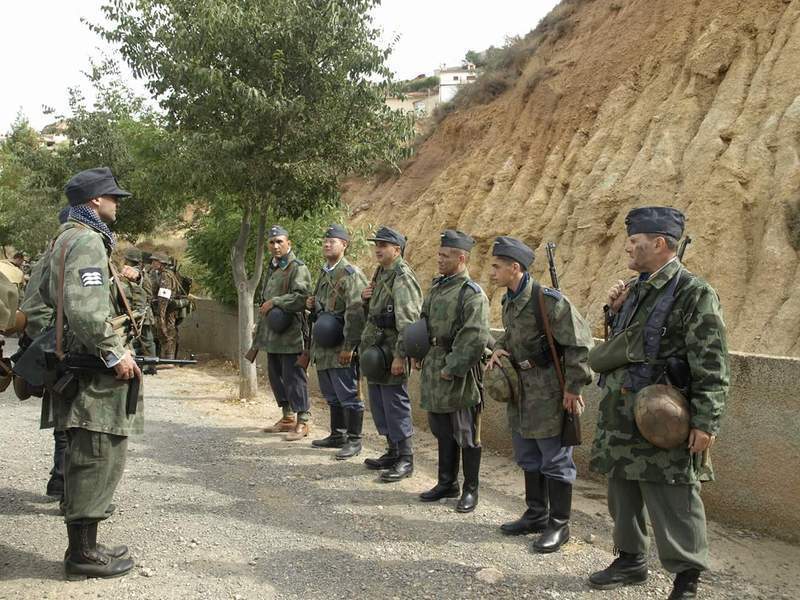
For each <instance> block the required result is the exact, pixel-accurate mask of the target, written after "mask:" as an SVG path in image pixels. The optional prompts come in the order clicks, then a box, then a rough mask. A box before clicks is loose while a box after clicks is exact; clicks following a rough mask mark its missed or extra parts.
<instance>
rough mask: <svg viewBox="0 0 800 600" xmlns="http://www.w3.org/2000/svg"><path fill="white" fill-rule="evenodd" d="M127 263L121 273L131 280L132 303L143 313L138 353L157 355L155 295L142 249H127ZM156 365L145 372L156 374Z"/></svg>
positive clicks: (137, 347)
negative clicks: (146, 269) (151, 302)
mask: <svg viewBox="0 0 800 600" xmlns="http://www.w3.org/2000/svg"><path fill="white" fill-rule="evenodd" d="M124 257H125V265H124V266H123V267H122V271H121V272H120V275H122V276H123V277H124V278H125V279H127V280H128V281H129V282H130V288H131V298H132V300H131V304H132V305H133V309H134V310H135V311H139V312H141V313H142V315H143V316H142V318H141V320H140V324H141V325H140V327H141V334H140V336H139V338H138V339H137V340H134V348H136V350H137V354H140V355H142V356H156V343H155V339H154V338H153V310H152V308H151V306H150V300H151V298H152V297H153V285H152V281H151V279H150V277H149V276H148V275H147V274H146V273H145V272H144V271H143V269H142V251H141V250H139V249H138V248H135V247H132V248H128V249H127V250H125V255H124ZM155 369H156V367H155V365H150V366H148V367H147V368H146V369H145V371H144V373H145V375H148V374H153V375H154V374H155V372H156V371H155Z"/></svg>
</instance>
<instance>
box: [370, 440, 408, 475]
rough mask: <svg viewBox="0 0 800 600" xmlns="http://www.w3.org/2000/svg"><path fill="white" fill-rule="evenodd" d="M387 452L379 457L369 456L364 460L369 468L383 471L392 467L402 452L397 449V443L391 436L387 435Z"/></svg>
mask: <svg viewBox="0 0 800 600" xmlns="http://www.w3.org/2000/svg"><path fill="white" fill-rule="evenodd" d="M386 443H387V446H386V452H384V453H383V454H382V455H381V456H379V457H378V458H368V459H366V460H365V461H364V464H365V465H367V468H368V469H371V470H373V471H382V470H383V469H389V468H391V467H392V466H393V465H394V463H396V462H397V459H398V458H400V453H399V452H398V451H397V444H395V443H394V442H393V441H392V440H390V439H389V437H388V436H387V437H386Z"/></svg>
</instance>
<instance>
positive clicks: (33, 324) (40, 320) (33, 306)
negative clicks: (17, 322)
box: [19, 251, 54, 339]
mask: <svg viewBox="0 0 800 600" xmlns="http://www.w3.org/2000/svg"><path fill="white" fill-rule="evenodd" d="M49 261H50V254H49V251H48V252H47V253H46V254H45V255H44V256H43V257H42V258H41V259H40V260H39V261H38V262H37V263H36V264H34V265H33V268H32V269H31V278H30V280H28V287H27V288H26V289H25V297H24V298H23V299H22V303H21V304H20V306H19V309H20V310H21V311H22V312H24V313H25V318H26V319H27V324H26V325H25V335H27V336H28V337H29V338H31V339H34V338H36V337H38V336H39V335H41V334H42V332H43V331H44V330H45V329H47V328H48V327H49V326H50V324H51V323H52V321H53V312H54V311H53V309H52V308H50V307H49V306H47V304H45V303H44V301H43V300H42V295H41V293H40V292H39V286H40V285H41V283H42V273H43V272H44V270H45V266H46V265H47V263H48V262H49Z"/></svg>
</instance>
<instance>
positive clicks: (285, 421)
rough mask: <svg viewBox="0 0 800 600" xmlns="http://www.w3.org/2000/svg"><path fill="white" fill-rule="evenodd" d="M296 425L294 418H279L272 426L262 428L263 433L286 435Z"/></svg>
mask: <svg viewBox="0 0 800 600" xmlns="http://www.w3.org/2000/svg"><path fill="white" fill-rule="evenodd" d="M296 425H297V423H296V421H295V420H294V417H281V418H280V419H278V420H277V421H275V423H274V424H273V425H269V426H267V427H264V429H263V431H264V433H288V432H290V431H294V428H295V426H296Z"/></svg>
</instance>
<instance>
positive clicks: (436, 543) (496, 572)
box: [0, 368, 800, 600]
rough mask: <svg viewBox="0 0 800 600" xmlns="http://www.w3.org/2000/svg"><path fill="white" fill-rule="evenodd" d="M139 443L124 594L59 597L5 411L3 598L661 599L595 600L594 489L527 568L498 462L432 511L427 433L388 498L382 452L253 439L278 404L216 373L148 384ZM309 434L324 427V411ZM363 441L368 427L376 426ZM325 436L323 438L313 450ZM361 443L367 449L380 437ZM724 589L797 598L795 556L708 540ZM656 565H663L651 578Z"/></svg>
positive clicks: (28, 437) (658, 589) (119, 523)
mask: <svg viewBox="0 0 800 600" xmlns="http://www.w3.org/2000/svg"><path fill="white" fill-rule="evenodd" d="M146 385H147V388H146V389H147V399H148V400H147V408H146V411H147V412H146V416H147V433H146V434H145V435H144V436H142V437H137V438H132V440H131V444H130V454H129V462H128V466H127V470H126V473H125V477H124V478H123V481H122V484H121V486H120V488H119V490H118V493H117V497H116V504H117V505H118V507H119V508H118V510H117V513H116V514H115V515H114V516H113V517H112V518H111V519H109V520H108V521H106V522H105V523H103V524H101V526H100V537H101V538H102V540H103V541H107V542H116V543H127V544H128V545H129V546H131V549H132V553H133V556H134V557H135V559H136V563H137V567H136V569H135V572H134V573H133V574H132V575H129V576H128V577H124V578H121V579H116V580H109V581H88V582H81V583H66V582H64V581H63V575H62V563H61V560H60V559H61V556H62V553H63V551H64V547H65V545H66V544H65V530H64V525H63V522H62V520H61V518H60V517H58V515H57V510H56V505H55V504H53V503H48V502H47V499H46V497H44V496H43V495H42V493H43V491H44V485H45V482H46V478H47V471H48V469H49V465H50V452H51V448H52V438H51V436H50V432H42V431H38V430H37V423H38V411H39V405H38V403H36V402H34V401H27V402H18V401H17V400H16V398H14V397H13V394H12V393H11V391H10V390H9V391H6V392H5V393H3V394H1V395H0V416H1V417H2V421H3V423H4V428H3V433H2V436H0V515H1V516H0V598H26V599H27V598H88V597H92V598H97V597H103V598H115V599H120V598H122V599H124V598H148V599H150V598H214V599H220V598H232V599H244V598H306V599H307V598H367V597H369V598H414V599H419V598H437V599H441V598H485V597H492V598H564V599H566V598H590V597H591V598H633V599H638V598H665V597H666V596H667V594H668V592H669V589H670V582H671V580H670V578H669V577H668V575H667V574H666V573H664V572H663V571H661V570H658V569H656V570H654V571H653V573H652V577H651V579H650V581H649V582H648V584H647V585H645V586H642V587H638V588H632V589H626V590H622V591H618V592H611V593H605V594H604V593H601V592H597V591H593V590H590V589H589V588H588V587H587V585H586V576H587V574H588V573H589V572H590V571H591V570H593V569H596V568H598V567H602V566H605V565H606V564H607V563H608V562H609V561H610V560H611V559H612V554H611V543H610V540H609V537H608V534H609V529H610V528H609V523H610V521H609V520H608V517H607V516H606V511H605V505H604V496H603V491H602V489H601V488H599V487H598V486H596V485H595V484H592V483H586V482H580V483H579V484H578V491H579V493H578V494H577V496H578V497H577V498H576V509H575V516H574V520H573V527H572V529H573V540H572V541H571V542H570V543H569V544H568V545H567V546H565V548H564V549H563V551H562V552H561V553H558V554H556V555H551V556H541V555H534V554H531V553H530V552H529V551H528V545H529V543H530V538H528V539H524V538H523V539H509V538H507V537H504V536H501V535H500V534H499V533H498V531H497V526H498V524H499V523H501V522H503V521H505V520H508V519H510V518H513V517H516V516H517V515H518V513H519V512H521V510H522V508H523V504H522V499H521V478H520V475H519V473H518V471H517V470H516V468H515V467H514V466H513V465H512V464H511V463H510V462H509V460H508V458H506V457H501V456H493V455H490V456H488V457H487V459H486V461H485V467H484V468H483V469H482V477H483V484H482V488H481V502H480V505H479V507H478V509H477V510H476V511H475V513H473V514H471V515H466V516H465V515H459V514H457V513H455V512H454V510H453V505H454V502H455V501H454V500H450V501H447V502H446V503H444V504H434V505H426V504H421V503H419V502H418V501H417V499H416V495H417V493H418V492H419V491H421V490H423V489H427V487H429V486H431V485H432V484H433V483H434V472H435V464H434V462H433V460H432V459H433V457H434V453H433V450H434V449H433V445H432V444H431V443H430V440H431V438H430V436H429V435H428V434H427V433H425V432H421V433H420V435H419V436H418V438H419V439H420V444H419V446H420V451H419V454H418V462H417V464H418V470H417V472H416V473H415V475H414V477H412V478H411V479H407V480H404V481H403V482H401V483H400V484H395V485H384V484H381V483H378V482H377V481H376V477H375V473H374V472H372V471H367V470H366V469H365V468H364V467H363V465H362V462H361V459H363V457H364V456H370V455H375V454H377V453H379V451H380V443H379V440H378V438H377V436H376V435H374V434H373V435H370V436H368V440H367V442H368V445H369V446H370V448H368V449H366V450H365V453H364V454H363V455H362V457H360V458H359V459H358V460H356V461H352V462H345V463H341V462H337V461H334V460H332V457H331V454H330V453H329V452H327V451H319V450H315V449H312V448H311V447H310V444H309V443H308V442H299V443H288V442H284V441H283V440H282V438H281V437H280V436H267V435H264V434H262V433H260V431H259V427H260V426H261V425H263V424H264V423H265V422H272V421H273V420H275V419H276V418H277V416H278V412H279V411H278V409H277V407H275V406H274V404H273V403H271V402H270V403H269V405H268V406H267V405H266V404H265V403H264V402H260V403H248V404H240V403H238V402H235V401H234V400H233V399H234V398H235V394H234V386H233V377H232V376H231V375H230V372H229V371H226V370H224V369H222V368H216V369H214V368H206V369H205V370H200V369H192V370H190V369H186V370H177V369H175V370H171V371H164V372H162V373H161V374H159V375H158V376H157V377H151V378H148V379H147V381H146ZM315 418H316V421H317V423H320V424H323V423H326V422H327V414H326V413H325V412H324V411H323V409H322V408H317V410H316V413H315ZM368 423H369V421H368ZM320 429H321V427H318V428H317V431H316V432H315V433H319V431H320ZM366 429H368V430H369V431H370V432H372V431H373V428H372V426H371V424H368V425H367V427H366ZM712 552H713V554H714V568H715V570H714V572H713V573H712V574H709V575H708V576H707V577H706V578H705V584H704V586H703V595H702V597H703V598H734V597H735V598H753V599H755V598H770V599H774V598H783V599H787V600H788V599H790V598H791V599H794V598H800V577H798V573H799V572H800V567H798V565H800V549H798V548H797V547H794V546H789V545H786V544H781V543H775V542H770V541H768V540H765V539H763V538H761V537H759V536H755V535H753V534H749V533H747V532H736V531H731V530H727V529H723V528H720V527H718V526H716V525H714V526H712ZM652 564H653V565H655V564H656V562H655V561H653V563H652Z"/></svg>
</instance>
